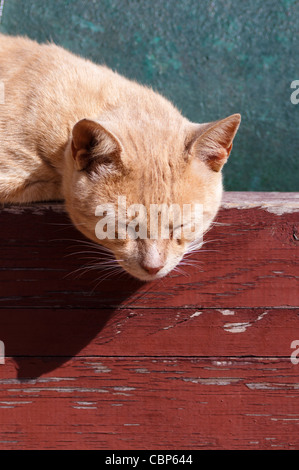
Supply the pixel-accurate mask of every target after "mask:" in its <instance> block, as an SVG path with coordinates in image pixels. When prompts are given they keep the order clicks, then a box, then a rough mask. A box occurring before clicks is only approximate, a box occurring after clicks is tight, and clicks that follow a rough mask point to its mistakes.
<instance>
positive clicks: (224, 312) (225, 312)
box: [218, 309, 235, 315]
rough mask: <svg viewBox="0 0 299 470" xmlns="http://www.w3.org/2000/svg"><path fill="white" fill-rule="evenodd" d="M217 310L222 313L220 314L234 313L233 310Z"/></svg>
mask: <svg viewBox="0 0 299 470" xmlns="http://www.w3.org/2000/svg"><path fill="white" fill-rule="evenodd" d="M218 312H220V313H222V315H234V314H235V312H234V311H233V310H227V309H226V310H218Z"/></svg>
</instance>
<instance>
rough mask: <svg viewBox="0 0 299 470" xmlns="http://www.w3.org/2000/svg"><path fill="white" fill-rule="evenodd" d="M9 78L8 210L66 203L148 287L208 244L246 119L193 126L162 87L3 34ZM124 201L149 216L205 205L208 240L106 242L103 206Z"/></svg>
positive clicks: (0, 113) (1, 183)
mask: <svg viewBox="0 0 299 470" xmlns="http://www.w3.org/2000/svg"><path fill="white" fill-rule="evenodd" d="M0 81H1V82H2V84H4V96H5V99H4V103H2V104H0V142H1V147H0V202H1V203H30V202H35V201H49V200H65V204H66V209H67V211H68V213H69V215H70V217H71V219H72V221H73V222H74V224H75V225H76V227H77V228H78V229H79V230H80V231H81V232H82V233H83V234H84V235H85V236H86V237H88V238H89V239H91V240H93V241H95V242H96V243H100V244H101V245H102V246H104V247H107V248H108V249H109V250H110V251H112V253H113V254H114V256H115V258H116V260H117V263H119V265H120V266H121V267H122V268H123V269H125V270H126V271H127V272H128V273H130V274H131V275H132V276H134V277H136V278H139V279H141V280H146V281H147V280H152V279H156V278H160V277H163V276H165V275H166V274H167V273H169V272H170V271H171V270H172V269H173V268H174V267H175V266H177V265H178V264H179V262H180V261H181V260H182V258H183V256H184V254H185V253H188V252H189V251H191V250H193V249H194V248H195V247H197V245H198V246H200V243H199V240H200V239H201V236H202V234H203V232H205V231H206V230H207V228H208V227H209V226H210V224H211V222H212V221H213V219H214V217H215V215H216V213H217V211H218V209H219V206H220V202H221V195H222V176H221V169H222V167H223V165H224V163H225V162H226V161H227V158H228V156H229V154H230V151H231V149H232V142H233V139H234V137H235V135H236V132H237V130H238V127H239V124H240V115H239V114H234V115H232V116H229V117H227V118H225V119H222V120H220V121H215V122H210V123H205V124H195V123H192V122H190V121H188V120H187V119H186V118H185V117H183V116H182V115H181V114H180V112H179V111H178V110H177V109H176V108H175V107H174V106H173V104H172V103H170V102H169V101H168V100H167V99H165V98H164V97H162V96H161V95H160V94H158V93H156V92H154V91H153V90H152V89H150V88H148V87H145V86H142V85H140V84H138V83H136V82H134V81H130V80H128V79H126V78H124V77H122V76H120V75H119V74H117V73H115V72H113V71H112V70H110V69H109V68H107V67H105V66H99V65H96V64H93V63H92V62H90V61H88V60H85V59H83V58H80V57H77V56H75V55H74V54H71V53H70V52H67V51H66V50H64V49H62V48H61V47H58V46H56V45H54V44H46V45H39V44H38V43H36V42H34V41H32V40H29V39H27V38H23V37H9V36H5V35H0ZM2 86H3V85H2ZM119 195H122V196H125V197H126V201H127V205H128V206H129V205H131V204H136V203H139V204H140V203H141V204H143V205H144V207H145V208H146V209H147V208H149V206H150V205H151V204H168V205H169V204H177V205H179V207H182V206H183V205H184V204H192V205H194V204H195V203H198V204H202V206H203V224H202V227H201V230H200V233H196V234H195V235H194V238H193V240H192V241H190V240H187V239H186V238H184V236H183V235H182V236H180V237H179V238H178V237H176V238H175V237H173V236H172V235H173V234H172V232H171V231H170V237H169V238H168V239H162V238H159V237H158V238H157V239H155V240H152V239H150V238H146V239H141V238H137V239H132V238H130V237H126V239H118V238H116V239H108V238H107V239H104V240H99V239H98V238H97V236H96V234H95V226H96V224H97V221H98V220H99V217H97V216H96V215H95V210H96V207H97V206H98V205H99V204H102V203H107V202H109V203H112V204H117V201H118V196H119ZM192 207H193V206H192ZM148 213H149V211H148ZM146 217H147V216H146ZM170 225H171V222H170ZM172 229H173V227H172Z"/></svg>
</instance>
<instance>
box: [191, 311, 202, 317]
mask: <svg viewBox="0 0 299 470" xmlns="http://www.w3.org/2000/svg"><path fill="white" fill-rule="evenodd" d="M199 315H202V312H195V313H193V314H192V315H190V318H194V317H199Z"/></svg>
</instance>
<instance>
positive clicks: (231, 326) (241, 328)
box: [223, 312, 268, 333]
mask: <svg viewBox="0 0 299 470" xmlns="http://www.w3.org/2000/svg"><path fill="white" fill-rule="evenodd" d="M267 314H268V312H264V313H262V314H261V315H259V316H258V317H257V318H256V319H255V320H254V321H252V322H243V323H242V322H241V323H240V322H239V323H226V324H225V325H224V326H223V328H224V330H225V331H227V332H229V333H244V332H245V331H246V330H247V328H249V327H250V326H252V325H253V324H254V323H256V322H258V321H260V320H261V319H262V318H264V316H265V315H267Z"/></svg>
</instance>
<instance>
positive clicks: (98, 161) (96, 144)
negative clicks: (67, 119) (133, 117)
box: [71, 119, 122, 171]
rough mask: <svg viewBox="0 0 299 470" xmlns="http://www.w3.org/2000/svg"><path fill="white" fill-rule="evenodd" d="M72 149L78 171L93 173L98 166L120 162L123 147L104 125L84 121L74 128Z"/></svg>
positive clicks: (87, 120)
mask: <svg viewBox="0 0 299 470" xmlns="http://www.w3.org/2000/svg"><path fill="white" fill-rule="evenodd" d="M71 149H72V155H73V158H74V161H75V167H76V169H77V170H78V171H91V170H92V169H94V167H95V166H96V165H111V164H116V163H118V162H120V155H121V151H122V146H121V143H120V142H119V140H118V139H117V137H116V136H115V135H114V134H113V133H112V132H110V131H109V130H107V129H106V128H105V127H104V126H103V125H102V124H99V123H98V122H96V121H92V120H90V119H82V120H81V121H78V122H77V123H76V124H75V126H74V127H73V132H72V142H71Z"/></svg>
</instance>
